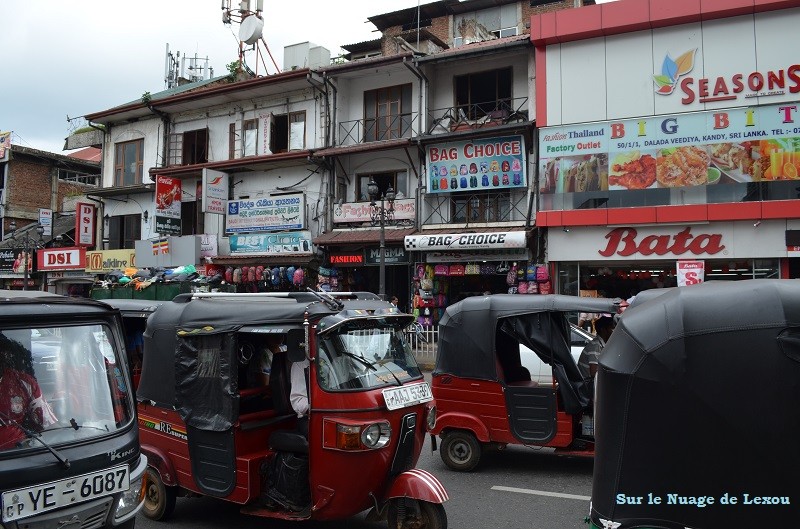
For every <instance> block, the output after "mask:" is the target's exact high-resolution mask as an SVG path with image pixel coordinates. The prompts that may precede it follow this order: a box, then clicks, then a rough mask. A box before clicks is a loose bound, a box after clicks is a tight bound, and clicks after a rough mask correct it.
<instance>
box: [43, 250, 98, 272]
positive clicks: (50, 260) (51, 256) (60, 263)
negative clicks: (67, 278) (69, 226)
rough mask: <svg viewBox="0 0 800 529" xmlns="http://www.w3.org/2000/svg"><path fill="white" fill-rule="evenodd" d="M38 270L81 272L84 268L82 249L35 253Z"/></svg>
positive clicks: (84, 261)
mask: <svg viewBox="0 0 800 529" xmlns="http://www.w3.org/2000/svg"><path fill="white" fill-rule="evenodd" d="M36 257H37V259H38V267H39V270H42V271H47V270H83V269H85V268H86V250H85V249H84V248H78V247H74V248H47V249H44V250H38V251H37V256H36Z"/></svg>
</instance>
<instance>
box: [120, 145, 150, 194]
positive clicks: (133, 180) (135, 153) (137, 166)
mask: <svg viewBox="0 0 800 529" xmlns="http://www.w3.org/2000/svg"><path fill="white" fill-rule="evenodd" d="M114 147H115V149H114V185H115V186H132V185H136V184H141V183H142V169H143V167H144V161H143V159H142V151H143V148H144V140H134V141H126V142H122V143H117V144H116V145H115V146H114Z"/></svg>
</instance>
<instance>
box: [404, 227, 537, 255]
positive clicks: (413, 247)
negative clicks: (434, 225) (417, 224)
mask: <svg viewBox="0 0 800 529" xmlns="http://www.w3.org/2000/svg"><path fill="white" fill-rule="evenodd" d="M525 242H526V241H525V232H524V231H497V232H485V233H442V234H436V235H406V237H405V249H406V251H409V252H420V251H431V250H437V251H443V250H491V249H504V248H525Z"/></svg>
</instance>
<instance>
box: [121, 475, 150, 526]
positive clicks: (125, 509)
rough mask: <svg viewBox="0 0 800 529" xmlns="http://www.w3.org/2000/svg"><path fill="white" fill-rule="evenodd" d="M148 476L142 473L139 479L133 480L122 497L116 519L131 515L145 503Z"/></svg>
mask: <svg viewBox="0 0 800 529" xmlns="http://www.w3.org/2000/svg"><path fill="white" fill-rule="evenodd" d="M146 475H147V474H146V473H142V474H141V475H139V477H138V478H136V479H132V480H131V485H130V487H129V488H128V490H126V491H124V492H123V493H122V494H121V495H120V497H119V501H118V502H117V512H116V514H115V515H114V517H115V518H117V519H119V518H122V517H124V516H125V515H127V514H130V513H131V512H133V511H134V510H135V509H136V508H137V507H139V505H140V504H141V503H142V502H143V501H144V492H145V489H146V486H145V481H146V479H147V478H146V477H145V476H146Z"/></svg>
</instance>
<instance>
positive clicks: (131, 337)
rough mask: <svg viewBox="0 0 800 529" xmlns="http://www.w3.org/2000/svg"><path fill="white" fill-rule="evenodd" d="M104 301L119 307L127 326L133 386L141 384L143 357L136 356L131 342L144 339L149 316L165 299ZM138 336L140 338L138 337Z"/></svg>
mask: <svg viewBox="0 0 800 529" xmlns="http://www.w3.org/2000/svg"><path fill="white" fill-rule="evenodd" d="M103 303H106V304H107V305H111V306H112V307H114V308H115V309H118V310H119V312H120V314H121V315H122V323H123V325H124V327H125V344H126V349H127V359H128V366H129V368H130V371H131V377H132V379H133V388H134V389H136V388H137V387H138V386H139V379H140V378H141V376H142V366H141V363H140V362H141V358H138V359H137V358H134V356H135V355H136V353H135V352H134V351H132V350H131V344H135V343H137V341H139V340H143V337H144V330H145V327H146V326H147V318H148V317H150V315H151V314H152V313H153V312H154V311H155V310H156V309H157V308H158V306H159V305H161V304H162V303H163V301H156V300H149V299H116V298H111V299H104V300H103ZM137 337H138V338H137Z"/></svg>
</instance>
